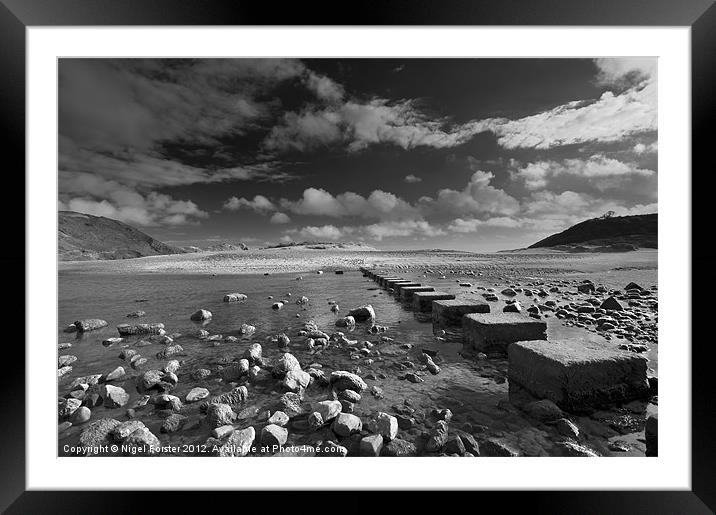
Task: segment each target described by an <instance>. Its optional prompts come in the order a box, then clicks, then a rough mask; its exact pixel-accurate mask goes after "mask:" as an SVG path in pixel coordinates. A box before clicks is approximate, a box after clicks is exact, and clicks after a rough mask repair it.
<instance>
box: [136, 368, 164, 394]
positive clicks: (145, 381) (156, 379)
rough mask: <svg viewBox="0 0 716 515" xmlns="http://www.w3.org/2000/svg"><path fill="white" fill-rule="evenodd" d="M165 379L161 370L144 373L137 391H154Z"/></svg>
mask: <svg viewBox="0 0 716 515" xmlns="http://www.w3.org/2000/svg"><path fill="white" fill-rule="evenodd" d="M163 378H164V372H162V371H161V370H147V371H146V372H144V374H142V375H141V377H139V378H138V379H139V381H138V384H137V389H138V390H139V391H140V392H143V391H146V390H153V389H155V388H157V386H158V385H159V383H161V382H162V379H163Z"/></svg>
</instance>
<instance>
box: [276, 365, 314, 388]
mask: <svg viewBox="0 0 716 515" xmlns="http://www.w3.org/2000/svg"><path fill="white" fill-rule="evenodd" d="M310 383H311V376H310V375H309V374H308V372H304V371H303V370H289V371H288V372H286V377H284V379H283V381H282V382H281V385H282V386H283V387H284V388H285V389H286V390H288V391H291V392H297V393H298V392H300V391H301V390H302V389H305V388H308V385H309V384H310Z"/></svg>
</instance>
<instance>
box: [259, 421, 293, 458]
mask: <svg viewBox="0 0 716 515" xmlns="http://www.w3.org/2000/svg"><path fill="white" fill-rule="evenodd" d="M287 440H288V429H286V428H285V427H281V426H278V425H276V424H269V425H267V426H266V427H264V428H263V429H262V430H261V445H263V446H266V447H268V449H269V452H277V451H278V450H279V449H280V448H281V447H283V446H284V445H285V444H286V441H287Z"/></svg>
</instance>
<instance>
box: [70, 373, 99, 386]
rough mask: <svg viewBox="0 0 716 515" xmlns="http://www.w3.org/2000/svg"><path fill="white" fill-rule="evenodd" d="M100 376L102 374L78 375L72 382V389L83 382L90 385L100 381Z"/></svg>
mask: <svg viewBox="0 0 716 515" xmlns="http://www.w3.org/2000/svg"><path fill="white" fill-rule="evenodd" d="M100 377H102V374H92V375H89V376H81V377H76V378H75V379H74V380H73V381H72V382H71V383H70V389H75V388H76V387H77V386H79V385H81V384H86V385H89V386H92V385H95V384H97V383H98V382H99V378H100Z"/></svg>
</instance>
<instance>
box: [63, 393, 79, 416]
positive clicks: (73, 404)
mask: <svg viewBox="0 0 716 515" xmlns="http://www.w3.org/2000/svg"><path fill="white" fill-rule="evenodd" d="M80 406H82V401H80V400H79V399H75V398H73V397H70V398H69V399H62V401H61V403H60V405H59V407H58V411H57V415H58V416H60V417H61V418H68V417H70V416H71V415H72V414H73V413H74V412H75V411H77V410H78V409H79V408H80Z"/></svg>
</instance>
